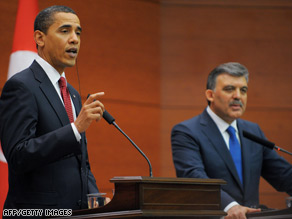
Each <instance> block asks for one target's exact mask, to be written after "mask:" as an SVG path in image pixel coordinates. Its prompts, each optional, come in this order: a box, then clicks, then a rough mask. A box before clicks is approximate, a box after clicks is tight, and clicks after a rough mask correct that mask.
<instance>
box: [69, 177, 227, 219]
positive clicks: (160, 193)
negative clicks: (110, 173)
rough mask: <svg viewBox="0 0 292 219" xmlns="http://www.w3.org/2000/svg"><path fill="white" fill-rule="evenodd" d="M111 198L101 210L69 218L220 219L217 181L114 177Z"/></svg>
mask: <svg viewBox="0 0 292 219" xmlns="http://www.w3.org/2000/svg"><path fill="white" fill-rule="evenodd" d="M110 182H113V183H114V184H115V194H114V197H113V199H112V200H111V202H110V203H108V204H107V205H105V206H103V207H99V208H95V209H88V210H78V211H73V215H72V216H71V217H70V218H164V219H165V218H205V219H206V218H220V217H221V216H224V215H226V214H225V213H224V212H223V211H222V210H220V196H221V193H220V189H221V185H222V184H225V183H226V182H225V181H224V180H221V179H191V178H160V177H141V176H137V177H114V178H112V179H111V180H110Z"/></svg>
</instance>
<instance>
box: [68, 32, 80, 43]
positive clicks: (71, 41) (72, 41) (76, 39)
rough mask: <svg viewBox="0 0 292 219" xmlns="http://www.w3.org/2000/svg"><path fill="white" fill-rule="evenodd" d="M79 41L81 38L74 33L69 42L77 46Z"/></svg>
mask: <svg viewBox="0 0 292 219" xmlns="http://www.w3.org/2000/svg"><path fill="white" fill-rule="evenodd" d="M79 41H80V39H79V36H78V35H77V33H75V32H73V33H72V34H71V36H70V40H69V42H70V43H74V44H77V43H79Z"/></svg>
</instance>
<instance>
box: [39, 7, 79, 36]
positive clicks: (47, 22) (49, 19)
mask: <svg viewBox="0 0 292 219" xmlns="http://www.w3.org/2000/svg"><path fill="white" fill-rule="evenodd" d="M57 12H65V13H72V14H75V15H76V13H75V11H74V10H73V9H71V8H69V7H67V6H63V5H54V6H51V7H48V8H45V9H44V10H42V11H41V12H40V13H38V15H37V16H36V18H35V21H34V31H36V30H39V31H42V32H43V33H45V34H47V31H48V29H49V27H50V26H51V25H52V24H53V23H54V15H55V13H57Z"/></svg>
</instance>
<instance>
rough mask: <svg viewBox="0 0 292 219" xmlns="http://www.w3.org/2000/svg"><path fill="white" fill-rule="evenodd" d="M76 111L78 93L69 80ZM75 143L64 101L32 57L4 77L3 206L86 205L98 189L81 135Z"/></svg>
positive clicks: (0, 108)
mask: <svg viewBox="0 0 292 219" xmlns="http://www.w3.org/2000/svg"><path fill="white" fill-rule="evenodd" d="M68 89H69V92H70V95H71V98H72V100H73V103H74V106H75V109H76V115H78V113H79V111H80V109H81V98H80V96H79V94H78V92H77V91H76V90H75V89H74V88H73V87H72V86H71V85H69V84H68ZM81 136H82V140H81V142H80V143H78V142H77V140H76V137H75V135H74V133H73V130H72V127H71V125H70V122H69V119H68V116H67V114H66V111H65V108H64V105H63V104H62V101H61V100H60V97H59V96H58V94H57V92H56V90H55V88H54V87H53V85H52V83H51V81H50V80H49V78H48V77H47V75H46V73H45V72H44V70H43V69H42V68H41V66H40V65H39V64H38V63H37V62H36V61H34V62H33V63H32V65H31V66H30V67H29V68H27V69H25V70H24V71H22V72H20V73H18V74H16V75H14V76H13V77H12V78H11V79H9V80H8V81H7V82H6V84H5V86H4V88H3V91H2V95H1V99H0V139H1V146H2V149H3V152H4V155H5V157H6V159H7V162H8V167H9V192H8V195H7V199H6V202H5V204H4V208H17V209H18V208H30V209H36V208H52V209H55V208H67V209H80V208H87V198H86V194H87V193H94V192H98V189H97V186H96V183H95V179H94V177H93V175H92V173H91V171H90V167H89V163H88V154H87V146H86V138H85V133H82V134H81Z"/></svg>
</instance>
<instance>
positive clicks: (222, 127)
mask: <svg viewBox="0 0 292 219" xmlns="http://www.w3.org/2000/svg"><path fill="white" fill-rule="evenodd" d="M207 113H208V114H209V116H210V117H211V119H212V120H213V121H214V122H215V124H216V125H217V127H218V129H219V130H220V132H221V133H224V132H225V131H226V129H227V128H228V127H229V126H230V125H231V126H232V127H233V128H234V129H235V130H236V132H237V133H238V130H237V121H236V120H234V121H233V122H232V123H231V124H228V123H227V122H225V121H224V120H223V119H221V118H220V117H219V116H218V115H217V114H216V113H214V112H213V111H212V110H211V108H210V107H209V106H208V107H207Z"/></svg>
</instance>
